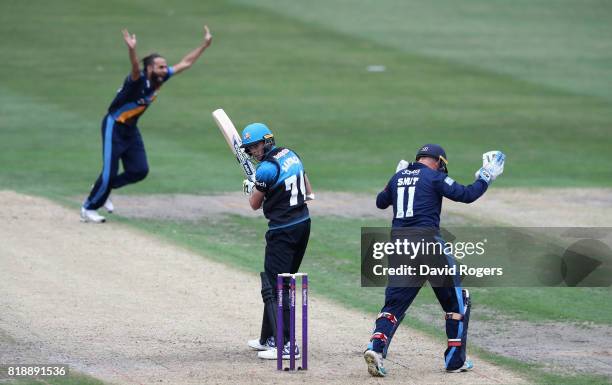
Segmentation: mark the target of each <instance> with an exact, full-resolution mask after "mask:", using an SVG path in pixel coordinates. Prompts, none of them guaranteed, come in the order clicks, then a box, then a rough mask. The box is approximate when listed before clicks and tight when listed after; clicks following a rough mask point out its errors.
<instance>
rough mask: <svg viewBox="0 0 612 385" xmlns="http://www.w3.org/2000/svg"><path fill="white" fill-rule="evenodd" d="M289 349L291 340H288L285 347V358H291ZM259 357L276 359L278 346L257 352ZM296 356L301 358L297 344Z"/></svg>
mask: <svg viewBox="0 0 612 385" xmlns="http://www.w3.org/2000/svg"><path fill="white" fill-rule="evenodd" d="M289 351H290V350H289V342H287V343H286V344H285V347H284V348H283V360H288V359H290V355H289ZM257 357H259V358H261V359H262V360H275V359H276V358H277V357H276V348H272V349H269V350H264V351H261V352H259V353H257ZM295 358H296V359H298V358H300V349H298V347H297V345H296V346H295Z"/></svg>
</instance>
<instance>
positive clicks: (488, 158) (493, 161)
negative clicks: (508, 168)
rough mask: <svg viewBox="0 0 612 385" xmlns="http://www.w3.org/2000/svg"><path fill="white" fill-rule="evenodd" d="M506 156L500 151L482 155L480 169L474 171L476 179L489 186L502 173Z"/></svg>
mask: <svg viewBox="0 0 612 385" xmlns="http://www.w3.org/2000/svg"><path fill="white" fill-rule="evenodd" d="M505 162H506V155H504V153H503V152H501V151H489V152H485V153H484V154H482V168H480V170H478V171H476V178H479V179H482V180H484V181H485V182H487V184H491V182H493V181H494V180H495V179H496V178H497V177H498V176H500V175H501V174H502V173H503V172H504V164H505Z"/></svg>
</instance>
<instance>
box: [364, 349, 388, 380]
mask: <svg viewBox="0 0 612 385" xmlns="http://www.w3.org/2000/svg"><path fill="white" fill-rule="evenodd" d="M363 358H364V359H365V362H366V364H368V373H370V375H372V377H384V376H386V375H387V371H386V370H385V368H384V366H383V358H382V354H380V353H376V352H375V351H374V350H366V351H365V353H363Z"/></svg>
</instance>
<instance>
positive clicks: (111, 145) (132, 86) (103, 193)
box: [81, 26, 212, 223]
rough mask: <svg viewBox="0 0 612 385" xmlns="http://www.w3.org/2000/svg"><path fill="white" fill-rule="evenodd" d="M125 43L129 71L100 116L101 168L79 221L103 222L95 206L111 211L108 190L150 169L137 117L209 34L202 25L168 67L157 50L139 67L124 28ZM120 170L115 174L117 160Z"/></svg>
mask: <svg viewBox="0 0 612 385" xmlns="http://www.w3.org/2000/svg"><path fill="white" fill-rule="evenodd" d="M122 32H123V40H124V41H125V44H126V45H127V47H128V54H129V58H130V63H131V71H130V74H129V75H128V76H127V77H126V78H125V81H124V82H123V85H122V86H121V88H120V89H119V91H117V95H116V96H115V99H114V100H113V101H112V103H111V105H110V106H109V108H108V111H107V114H106V116H104V118H103V119H102V172H101V173H100V175H99V176H98V179H97V180H96V182H95V183H94V185H93V187H92V189H91V191H90V193H89V196H88V197H87V199H85V201H84V202H83V206H82V207H81V221H83V222H93V223H102V222H104V221H105V220H106V219H105V218H104V217H103V216H102V215H100V214H98V212H97V210H98V209H99V208H100V207H102V206H104V208H105V209H106V210H107V212H109V213H112V212H113V209H114V207H113V204H112V202H111V200H110V199H109V195H110V193H111V190H113V189H117V188H120V187H123V186H125V185H128V184H132V183H136V182H139V181H141V180H143V179H144V178H145V177H146V176H147V174H148V173H149V165H148V163H147V154H146V152H145V148H144V143H143V141H142V137H141V135H140V131H139V130H138V127H137V123H138V118H140V116H141V115H142V114H143V113H144V112H145V110H146V109H147V108H148V107H149V105H150V104H151V103H153V101H154V100H155V98H156V97H157V93H158V91H159V89H160V88H161V86H162V85H163V84H164V83H165V82H166V81H168V79H170V77H172V76H174V75H178V74H180V73H181V72H183V71H185V70H186V69H188V68H190V67H191V66H192V65H193V63H195V61H196V60H197V59H198V58H199V57H200V55H202V53H203V52H204V51H205V50H206V48H208V47H209V46H210V43H211V42H212V35H211V34H210V31H209V29H208V27H207V26H204V39H203V40H202V43H201V44H200V45H199V46H198V47H197V48H195V49H194V50H192V51H191V52H189V53H188V54H187V55H185V57H183V59H182V60H181V61H180V62H178V63H177V64H176V65H174V66H172V67H169V66H168V64H167V62H166V59H165V58H164V57H163V56H161V55H159V54H156V53H153V54H150V55H148V56H146V57H145V58H144V59H142V69H140V65H139V63H138V55H137V54H136V35H134V34H130V33H129V32H128V31H127V30H125V29H124V30H123V31H122ZM120 160H121V162H122V165H123V172H122V173H121V174H118V171H119V161H120Z"/></svg>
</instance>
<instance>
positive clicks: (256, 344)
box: [248, 337, 276, 351]
mask: <svg viewBox="0 0 612 385" xmlns="http://www.w3.org/2000/svg"><path fill="white" fill-rule="evenodd" d="M248 344H249V347H250V348H251V349H255V350H259V351H264V350H270V349H274V348H275V347H276V344H275V343H274V337H268V339H267V340H266V343H264V344H263V345H262V344H261V343H260V341H259V338H258V339H256V340H249V342H248Z"/></svg>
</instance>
